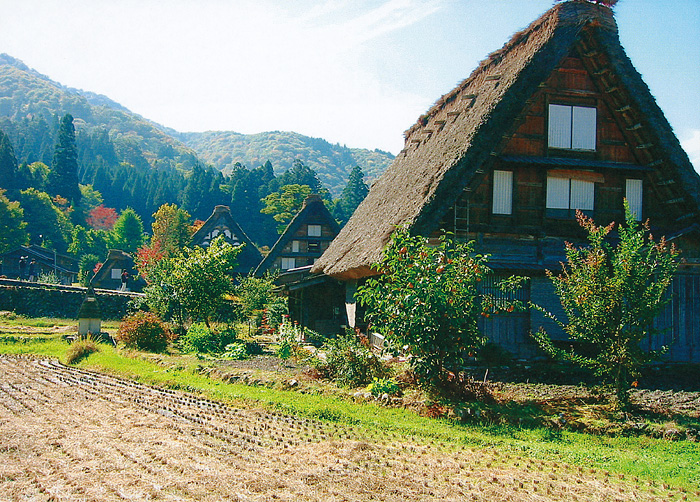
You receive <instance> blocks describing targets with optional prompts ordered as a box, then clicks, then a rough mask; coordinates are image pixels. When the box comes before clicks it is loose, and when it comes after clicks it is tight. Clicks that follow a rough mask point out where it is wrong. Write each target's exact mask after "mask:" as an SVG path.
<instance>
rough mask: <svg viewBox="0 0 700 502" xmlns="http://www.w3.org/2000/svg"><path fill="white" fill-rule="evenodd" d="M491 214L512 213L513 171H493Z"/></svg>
mask: <svg viewBox="0 0 700 502" xmlns="http://www.w3.org/2000/svg"><path fill="white" fill-rule="evenodd" d="M492 211H493V214H513V171H498V170H494V171H493V205H492Z"/></svg>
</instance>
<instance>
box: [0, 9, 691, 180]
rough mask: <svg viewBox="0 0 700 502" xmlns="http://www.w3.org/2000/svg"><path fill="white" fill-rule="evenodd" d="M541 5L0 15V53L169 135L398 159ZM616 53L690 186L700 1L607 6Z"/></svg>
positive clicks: (74, 11) (14, 12)
mask: <svg viewBox="0 0 700 502" xmlns="http://www.w3.org/2000/svg"><path fill="white" fill-rule="evenodd" d="M553 3H554V2H553V0H22V1H18V0H0V6H1V7H2V9H0V12H2V13H3V15H2V17H0V52H5V53H7V54H9V55H10V56H13V57H15V58H17V59H20V60H22V61H23V62H24V63H25V64H26V65H27V66H29V67H31V68H34V69H35V70H37V71H38V72H40V73H42V74H44V75H47V76H48V77H50V78H51V79H53V80H55V81H58V82H60V83H61V84H63V85H66V86H69V87H75V88H79V89H84V90H88V91H92V92H95V93H98V94H104V95H105V96H108V97H109V98H111V99H113V100H114V101H117V102H118V103H120V104H122V105H123V106H126V107H127V108H129V109H130V110H131V111H133V112H135V113H138V114H139V115H142V116H143V117H145V118H148V119H150V120H153V121H155V122H157V123H159V124H162V125H164V126H167V127H171V128H173V129H176V130H178V131H182V132H186V131H207V130H227V131H236V132H239V133H246V134H251V133H257V132H263V131H272V130H281V131H295V132H298V133H301V134H304V135H308V136H313V137H318V138H323V139H326V140H327V141H330V142H331V143H339V144H341V145H347V146H348V147H355V148H369V149H375V148H377V149H380V150H384V151H389V152H392V153H394V154H396V153H398V152H399V151H400V150H401V148H402V147H403V132H404V131H405V130H406V129H408V128H409V127H410V126H411V125H412V124H413V123H414V122H415V121H416V120H417V118H418V117H419V116H420V115H421V114H422V113H424V112H425V111H427V110H428V108H430V106H431V105H432V104H433V103H435V102H436V101H437V100H438V99H439V98H440V96H442V95H443V94H445V93H447V92H449V91H450V90H451V89H452V88H454V87H455V86H456V85H457V84H458V83H459V82H461V81H462V80H463V79H465V78H466V77H468V76H469V74H470V73H471V72H472V70H473V69H474V68H475V67H476V66H477V65H478V63H479V62H480V61H481V60H483V59H484V58H486V56H487V55H488V54H489V53H490V52H493V51H494V50H497V49H499V48H500V47H501V46H503V44H504V43H505V42H506V41H508V39H509V38H510V37H511V36H512V35H513V33H515V32H516V31H518V30H520V29H522V28H525V27H526V26H527V25H528V24H530V22H532V21H533V20H534V19H536V18H537V17H538V16H540V15H541V14H542V13H544V12H545V11H546V10H547V9H549V8H550V7H551V6H552V5H553ZM615 13H616V14H615V17H616V19H617V23H618V27H619V32H620V39H621V41H622V45H623V47H624V48H625V49H626V51H627V54H628V56H629V57H630V59H631V60H632V63H633V64H634V65H635V66H636V68H637V70H638V71H639V72H640V73H641V74H642V77H643V78H644V80H645V82H646V83H647V85H648V86H649V88H650V89H651V92H652V94H653V95H654V96H655V97H656V99H657V102H658V104H659V106H660V107H661V109H662V110H663V111H664V113H665V114H666V117H667V119H668V120H669V122H670V123H671V125H672V127H673V128H674V131H675V133H676V135H677V136H678V138H679V139H680V140H681V143H682V145H683V146H684V148H685V149H686V151H687V152H688V154H689V156H690V157H691V159H692V160H693V162H694V165H695V167H696V169H697V170H698V171H700V0H662V1H661V0H620V1H619V3H618V5H617V6H616V7H615Z"/></svg>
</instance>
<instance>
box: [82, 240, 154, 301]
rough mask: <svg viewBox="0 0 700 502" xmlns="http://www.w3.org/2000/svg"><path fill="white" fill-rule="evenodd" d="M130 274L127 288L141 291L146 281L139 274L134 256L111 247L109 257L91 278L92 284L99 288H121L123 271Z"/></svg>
mask: <svg viewBox="0 0 700 502" xmlns="http://www.w3.org/2000/svg"><path fill="white" fill-rule="evenodd" d="M125 271H126V273H127V274H128V280H127V283H126V289H127V290H128V291H141V290H142V289H143V287H144V286H145V285H146V282H145V281H144V280H143V279H142V278H141V277H139V276H138V273H137V270H136V264H135V262H134V258H133V256H131V255H130V254H129V253H125V252H124V251H121V250H119V249H110V250H109V253H107V259H106V260H105V261H104V263H103V264H102V266H101V267H100V269H99V270H98V271H97V272H96V273H95V275H94V277H93V278H92V279H91V280H90V285H91V286H92V287H93V288H98V289H114V290H117V289H121V287H122V273H123V272H125Z"/></svg>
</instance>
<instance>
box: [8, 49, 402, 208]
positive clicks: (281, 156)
mask: <svg viewBox="0 0 700 502" xmlns="http://www.w3.org/2000/svg"><path fill="white" fill-rule="evenodd" d="M65 113H70V114H71V115H72V116H73V118H74V124H75V128H76V134H77V135H78V148H79V150H80V151H81V152H80V153H81V156H82V157H83V160H84V161H93V160H94V155H95V154H99V152H96V149H98V150H99V149H100V148H104V147H105V142H106V140H107V139H108V140H109V142H111V143H112V146H111V147H109V146H107V149H108V150H109V152H108V154H109V155H113V156H114V159H113V160H116V161H118V163H124V164H126V165H130V166H133V167H135V168H139V169H148V168H153V167H155V168H157V169H158V170H160V171H163V170H168V169H177V170H178V171H181V172H188V171H190V170H191V169H192V168H193V167H194V166H195V165H196V164H198V161H199V160H201V161H203V162H204V163H207V164H210V165H211V166H213V167H214V168H216V169H218V170H222V171H224V173H225V174H228V173H230V172H231V171H232V170H233V167H234V165H235V164H236V163H240V164H242V165H244V166H246V167H248V168H250V169H253V168H256V167H259V166H261V165H263V164H264V163H265V162H267V161H268V160H269V161H270V162H271V163H272V165H273V168H274V171H275V174H280V173H282V172H285V171H287V170H288V169H290V168H291V167H292V164H293V162H294V161H295V160H300V161H302V162H303V163H304V164H305V165H307V166H309V167H311V168H312V169H314V170H315V171H316V172H317V173H318V176H319V179H320V180H321V182H322V183H323V185H324V186H325V187H326V188H327V189H328V190H329V191H330V192H331V193H332V194H334V195H336V196H337V195H339V194H340V192H341V191H342V189H343V187H344V186H345V183H346V182H347V179H348V175H349V173H350V171H351V170H352V168H353V167H354V166H356V165H359V166H360V167H361V168H362V171H363V172H364V173H365V175H366V176H367V178H368V179H369V180H372V179H375V178H376V177H378V176H379V174H381V173H382V172H383V171H384V169H386V167H388V165H389V164H390V163H391V161H392V160H393V155H391V154H390V153H388V152H382V151H379V150H374V151H372V150H364V149H356V148H348V147H345V146H340V145H332V144H330V143H329V142H327V141H325V140H323V139H319V138H310V137H308V136H303V135H301V134H297V133H294V132H279V131H275V132H265V133H259V134H250V135H246V134H238V133H235V132H216V131H213V132H204V133H180V132H177V131H174V130H172V129H169V128H166V127H163V126H160V125H158V124H156V123H153V122H151V121H149V120H147V119H145V118H143V117H141V116H139V115H137V114H135V113H133V112H130V111H129V110H127V109H126V108H125V107H123V106H122V105H120V104H119V103H116V102H115V101H112V100H111V99H109V98H108V97H106V96H102V95H99V94H95V93H92V92H88V91H83V90H79V89H72V88H68V87H65V86H63V85H61V84H59V83H57V82H54V81H53V80H51V79H50V78H49V77H47V76H44V75H42V74H40V73H38V72H36V71H35V70H32V69H31V68H29V67H28V66H27V65H25V64H24V63H23V62H21V61H19V60H17V59H15V58H13V57H11V56H8V55H7V54H0V129H2V130H4V131H5V133H6V134H8V135H9V136H10V137H11V138H12V139H13V141H14V140H18V141H14V142H15V155H16V156H17V160H18V161H19V162H20V163H21V162H27V163H32V162H36V161H41V162H43V163H45V164H49V163H50V156H51V155H52V148H53V141H49V138H50V137H51V136H52V135H53V134H54V133H55V131H56V130H57V127H58V119H59V117H61V116H63V115H64V114H65ZM20 123H21V124H20ZM17 124H20V125H17ZM18 129H22V131H21V132H20V131H19V130H18ZM21 135H24V137H20V136H21ZM86 143H90V144H86ZM112 150H113V152H112ZM105 160H106V159H105Z"/></svg>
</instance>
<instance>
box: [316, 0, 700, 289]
mask: <svg viewBox="0 0 700 502" xmlns="http://www.w3.org/2000/svg"><path fill="white" fill-rule="evenodd" d="M582 39H585V40H586V41H587V43H595V45H596V50H599V51H603V52H604V54H605V57H606V58H607V59H606V61H607V62H608V64H609V66H610V73H611V74H612V77H613V78H615V79H616V84H617V86H618V87H619V90H618V91H617V92H626V95H627V98H629V99H631V100H632V101H633V105H634V107H635V109H636V110H639V111H640V112H641V115H642V116H643V119H644V121H645V126H647V127H646V130H647V131H650V132H649V134H650V135H651V136H652V138H651V140H650V141H653V143H654V145H655V146H654V148H655V149H656V150H657V156H663V157H664V158H665V162H666V164H667V169H670V170H673V171H675V173H674V174H675V177H676V179H681V180H682V183H683V188H684V189H685V191H686V195H687V196H688V199H689V201H690V203H691V205H692V206H693V207H694V208H695V211H697V207H698V205H700V204H699V203H698V202H699V201H700V178H699V177H698V175H697V173H695V171H694V169H693V167H692V165H691V164H690V161H689V159H688V157H687V155H686V154H685V152H684V151H683V150H682V148H681V147H680V144H679V142H678V140H677V138H676V137H675V135H674V134H673V131H672V130H671V127H670V125H669V124H668V122H667V121H666V119H665V117H664V115H663V113H662V112H661V110H660V109H659V107H658V106H657V105H656V102H655V100H654V98H653V97H652V96H651V93H650V92H649V89H648V87H647V86H646V84H644V82H643V81H642V79H641V76H640V75H639V73H638V72H637V71H636V70H635V69H634V67H633V66H632V63H631V62H630V60H629V58H628V57H627V56H626V54H625V52H624V50H623V48H622V46H621V45H620V41H619V37H618V33H617V25H616V23H615V20H614V18H613V14H612V11H611V9H610V8H608V7H605V6H603V5H596V4H593V3H590V2H584V1H568V2H563V3H559V4H556V5H555V6H554V7H552V8H551V9H550V10H549V11H547V12H546V13H545V14H544V15H543V16H541V17H540V18H539V19H537V20H536V21H534V22H533V23H532V24H531V25H530V26H529V27H527V28H526V29H525V30H523V31H521V32H519V33H516V34H515V35H514V36H513V37H512V39H511V40H510V41H509V42H508V43H507V44H506V45H505V46H504V47H503V48H502V49H500V50H498V51H496V52H494V53H493V54H491V55H490V56H489V57H488V58H487V59H486V60H484V61H483V62H482V63H481V64H480V65H479V67H478V68H476V69H475V70H474V71H473V72H472V74H471V75H470V76H469V78H467V79H466V80H465V81H463V82H462V83H461V84H459V85H458V86H457V87H456V88H455V89H454V90H452V91H451V92H449V93H447V94H445V95H444V96H443V97H442V98H440V100H438V102H437V103H436V104H435V105H434V106H433V107H432V108H431V109H430V110H428V112H427V113H426V114H425V115H422V116H421V117H420V118H419V120H418V122H417V123H416V124H415V125H413V126H412V127H411V128H410V129H409V130H408V131H407V132H406V143H405V147H404V149H403V150H402V152H401V153H400V154H399V155H398V156H397V157H396V159H395V161H394V163H393V164H392V165H391V167H390V168H389V169H388V170H387V171H386V172H385V173H384V175H382V177H381V178H380V179H379V180H378V181H377V182H376V183H375V185H374V186H373V187H372V189H371V190H370V193H369V195H368V196H367V198H366V199H365V200H364V201H363V202H362V204H360V206H359V207H358V208H357V210H356V211H355V213H354V214H353V216H352V218H350V220H349V221H348V223H347V224H346V225H345V227H344V228H343V229H342V230H341V232H340V234H339V235H338V237H337V238H336V239H335V240H334V241H333V243H332V244H331V246H330V247H329V249H328V250H327V251H326V252H325V253H324V254H323V256H322V257H321V258H320V259H319V260H318V261H317V263H316V265H315V266H314V267H313V269H312V272H323V273H325V274H327V275H331V276H334V277H338V278H342V279H357V278H360V277H364V276H367V275H371V274H373V273H374V272H373V271H371V269H370V266H371V264H372V263H374V262H377V261H378V260H379V259H380V258H381V252H382V249H383V247H384V245H385V244H386V243H387V242H388V240H389V237H390V236H391V233H392V232H393V231H394V229H395V228H396V227H397V226H399V225H402V224H407V225H409V227H410V228H411V230H412V232H413V233H416V234H423V235H426V234H429V233H431V232H432V231H433V230H435V229H436V227H437V225H439V221H440V218H441V217H442V216H443V215H444V214H445V213H446V212H447V210H448V209H449V208H450V207H451V206H452V205H453V204H454V203H455V201H456V200H457V198H458V197H459V196H460V194H461V193H462V192H463V190H464V189H465V188H468V187H470V185H471V186H475V185H476V184H477V183H478V182H479V180H480V174H481V173H482V172H483V171H484V169H485V168H487V167H488V166H489V165H490V164H489V163H490V161H491V160H493V158H494V157H495V156H496V155H498V154H499V151H498V148H499V145H501V144H502V143H503V142H502V139H503V137H504V135H507V134H509V133H510V132H512V131H513V130H514V127H515V125H516V124H515V123H514V122H515V119H516V118H517V117H518V116H519V115H520V113H521V112H522V111H523V109H524V108H525V107H526V106H527V105H528V100H529V99H530V98H531V97H532V95H533V94H534V93H535V92H536V91H537V89H538V86H539V85H540V84H541V83H542V82H544V81H545V80H546V79H547V77H548V76H549V75H550V74H551V72H552V71H553V70H554V69H555V68H556V67H557V65H558V64H559V63H560V62H561V61H562V60H563V58H565V57H566V56H567V55H569V53H570V52H571V51H572V50H573V49H574V48H575V47H579V49H580V45H581V43H582V42H581V40H582ZM577 44H578V45H577ZM591 57H594V56H591ZM610 92H615V91H610ZM695 217H697V214H696V215H695Z"/></svg>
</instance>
